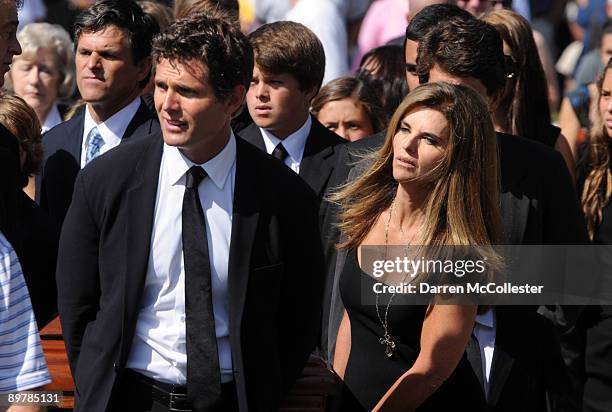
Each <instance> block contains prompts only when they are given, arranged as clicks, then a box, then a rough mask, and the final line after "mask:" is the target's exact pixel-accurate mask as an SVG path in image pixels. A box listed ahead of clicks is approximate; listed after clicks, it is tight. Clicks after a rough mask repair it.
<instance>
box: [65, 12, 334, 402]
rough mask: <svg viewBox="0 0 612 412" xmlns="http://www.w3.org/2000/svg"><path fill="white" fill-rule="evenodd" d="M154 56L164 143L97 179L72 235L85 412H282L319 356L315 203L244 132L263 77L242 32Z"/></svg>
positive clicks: (167, 44) (184, 28)
mask: <svg viewBox="0 0 612 412" xmlns="http://www.w3.org/2000/svg"><path fill="white" fill-rule="evenodd" d="M153 56H154V59H155V61H156V74H155V106H156V110H157V112H158V115H159V117H160V122H161V128H162V133H161V136H160V135H159V134H157V135H154V136H152V137H151V138H149V139H140V140H137V141H134V142H131V143H129V144H126V145H122V146H120V147H118V148H117V149H115V150H113V151H112V152H111V153H109V154H108V155H105V156H102V157H100V158H99V159H95V160H94V161H93V162H92V163H91V165H89V166H88V167H87V168H85V169H84V170H83V171H82V172H81V173H80V175H79V177H78V178H77V180H76V183H75V193H74V199H73V202H72V205H71V206H70V209H69V211H68V214H67V216H66V221H65V223H64V226H63V230H62V235H61V240H60V252H59V258H58V262H59V263H58V275H57V277H58V289H59V307H60V318H61V321H62V327H63V331H64V338H65V342H66V347H67V352H68V357H69V360H70V366H71V370H72V373H73V376H74V380H75V385H76V410H77V411H78V410H83V411H88V412H89V411H104V410H129V411H150V410H156V411H157V410H170V408H171V407H172V408H176V409H171V410H177V409H180V410H185V411H190V410H193V411H234V410H247V408H248V409H249V410H257V411H259V410H261V411H269V410H275V409H276V408H277V407H278V404H279V401H280V400H281V398H282V397H283V395H284V394H285V393H286V392H287V391H288V389H289V388H290V387H291V386H292V384H293V382H294V381H295V379H296V378H297V377H298V375H299V373H300V371H301V370H302V368H303V366H304V363H305V362H306V359H307V357H308V354H309V353H310V351H311V350H312V349H313V347H314V345H315V343H316V331H317V329H318V322H319V320H320V303H321V302H320V298H321V290H322V263H323V257H322V250H321V246H320V238H319V237H320V234H319V231H318V229H317V224H316V222H317V211H318V202H317V198H316V196H315V195H314V193H313V192H312V190H310V188H309V187H308V186H307V185H306V184H305V183H304V182H303V181H302V180H301V179H300V178H299V177H298V176H297V175H295V174H294V173H293V172H291V171H290V170H289V169H287V168H286V167H285V166H283V165H281V164H279V163H278V162H277V161H276V160H274V159H272V158H270V157H269V156H268V155H266V154H264V153H262V152H261V151H260V150H258V149H256V148H254V147H253V146H252V145H250V144H248V143H246V142H244V141H243V140H241V139H239V138H236V137H235V136H234V134H233V132H232V131H231V128H230V121H231V118H232V114H234V113H235V112H236V110H238V109H239V107H240V106H241V104H242V102H243V100H244V95H245V92H246V89H247V88H248V85H249V82H250V80H251V75H252V68H253V52H252V49H251V47H250V45H249V43H248V40H247V39H246V37H245V36H244V35H243V34H242V33H241V32H240V31H239V29H238V28H236V27H233V26H232V25H229V24H228V23H226V22H223V21H221V20H218V19H214V18H207V17H205V16H202V15H197V16H194V17H193V18H189V19H184V20H179V21H177V22H175V23H174V24H173V25H172V26H170V27H169V28H168V29H167V30H166V31H165V32H164V33H163V34H162V35H160V36H158V37H157V38H156V39H155V42H154V45H153ZM228 67H231V68H232V70H228V69H227V68H228ZM162 137H163V140H162ZM271 182H274V183H275V184H270V183H271ZM181 202H182V208H181V206H180V205H181Z"/></svg>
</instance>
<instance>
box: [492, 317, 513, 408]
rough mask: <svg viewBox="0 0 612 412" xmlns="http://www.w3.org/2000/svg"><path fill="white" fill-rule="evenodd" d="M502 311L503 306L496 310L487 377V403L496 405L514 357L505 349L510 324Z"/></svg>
mask: <svg viewBox="0 0 612 412" xmlns="http://www.w3.org/2000/svg"><path fill="white" fill-rule="evenodd" d="M503 311H504V309H503V308H502V309H501V310H496V316H497V324H496V332H495V333H496V336H495V350H494V351H493V362H492V363H491V375H490V377H489V396H488V398H487V403H488V404H489V405H496V404H497V402H498V401H499V398H500V396H501V394H502V392H503V390H504V386H505V385H506V380H507V379H508V376H509V375H510V372H511V370H512V366H513V365H514V357H513V356H512V355H511V354H510V352H508V350H507V349H506V348H507V346H508V345H512V337H511V336H509V335H508V334H507V333H506V332H507V331H508V329H510V325H509V324H506V321H505V319H504V318H505V316H504V313H503Z"/></svg>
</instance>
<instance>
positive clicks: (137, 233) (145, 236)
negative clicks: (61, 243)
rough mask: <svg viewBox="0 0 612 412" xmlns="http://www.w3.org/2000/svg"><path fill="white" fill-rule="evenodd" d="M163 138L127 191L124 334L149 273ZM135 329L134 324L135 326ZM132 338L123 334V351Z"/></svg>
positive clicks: (152, 148) (155, 142) (151, 147)
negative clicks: (126, 339)
mask: <svg viewBox="0 0 612 412" xmlns="http://www.w3.org/2000/svg"><path fill="white" fill-rule="evenodd" d="M162 148H163V140H162V137H161V133H159V135H156V136H155V139H152V140H151V143H150V144H149V145H148V146H147V149H146V150H145V151H144V152H143V154H142V157H141V159H140V161H139V163H138V165H137V166H136V169H135V171H134V179H133V185H132V186H131V187H130V188H129V189H128V191H127V195H126V197H127V213H128V225H127V227H126V231H127V236H126V242H127V243H126V245H125V250H126V251H129V253H128V254H127V260H126V273H125V286H124V289H123V290H124V293H125V294H124V299H123V305H124V306H123V328H122V331H123V335H125V332H126V331H127V330H130V328H132V326H133V325H135V323H136V317H137V315H138V310H137V309H138V305H139V304H140V299H141V296H142V291H143V289H144V282H145V278H146V273H147V264H148V260H149V251H150V247H151V233H152V229H153V219H154V210H155V198H156V195H157V185H158V180H159V168H160V163H161V157H162ZM132 329H133V328H132ZM130 344H131V342H124V341H123V338H122V342H121V351H120V352H119V353H121V354H122V356H124V357H125V356H127V355H128V354H127V353H123V348H125V347H128V348H129V347H130Z"/></svg>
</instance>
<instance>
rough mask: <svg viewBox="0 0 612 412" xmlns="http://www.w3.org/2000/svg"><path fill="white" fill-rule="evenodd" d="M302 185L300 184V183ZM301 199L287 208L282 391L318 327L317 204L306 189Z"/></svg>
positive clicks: (295, 373)
mask: <svg viewBox="0 0 612 412" xmlns="http://www.w3.org/2000/svg"><path fill="white" fill-rule="evenodd" d="M300 183H301V182H300ZM300 187H303V188H304V190H303V191H301V192H300V193H304V195H302V196H297V197H293V198H292V199H291V202H290V203H292V204H288V205H287V208H286V209H285V210H286V213H288V214H287V215H286V216H287V219H285V222H287V223H288V224H287V225H284V224H283V226H284V228H283V233H284V239H282V241H283V242H285V243H284V245H285V256H284V260H285V262H284V263H285V268H286V271H285V279H286V280H285V281H284V282H283V287H282V290H281V306H280V307H281V308H284V310H282V312H281V313H280V317H281V319H280V320H279V321H280V322H279V323H280V327H279V332H280V336H279V349H280V351H281V359H282V362H283V363H282V365H281V368H282V371H283V390H284V391H287V390H289V389H290V387H291V385H292V384H293V383H294V381H295V380H296V379H297V377H298V376H299V374H300V372H301V371H302V369H303V367H304V364H305V362H306V360H307V358H308V356H309V354H310V353H311V351H312V350H313V349H314V347H315V344H316V341H317V337H318V331H319V326H320V315H321V294H322V289H323V252H322V249H321V238H320V233H319V229H318V227H319V226H318V224H317V218H318V201H317V199H316V196H315V195H314V193H312V192H311V191H310V189H309V188H307V187H306V186H305V185H303V186H300Z"/></svg>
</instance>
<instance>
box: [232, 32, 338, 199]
mask: <svg viewBox="0 0 612 412" xmlns="http://www.w3.org/2000/svg"><path fill="white" fill-rule="evenodd" d="M249 41H250V42H251V45H252V46H253V51H254V53H255V67H254V69H253V79H252V81H251V86H250V87H249V90H248V92H247V105H248V108H249V113H250V114H251V117H252V118H253V121H254V124H252V125H251V126H249V127H247V128H245V129H244V130H242V131H241V132H240V135H241V136H242V137H243V138H244V139H245V140H246V141H248V142H249V143H251V144H253V145H255V146H257V147H258V148H260V149H261V150H263V151H265V152H266V153H268V154H271V155H272V156H274V157H275V158H277V159H279V160H281V161H282V162H284V163H285V165H287V166H288V167H290V168H291V169H292V170H293V171H294V172H296V173H298V174H299V175H300V176H301V177H302V178H303V179H304V180H305V181H306V183H308V185H309V186H310V187H311V188H312V190H314V192H315V193H316V194H317V195H318V196H319V197H322V196H323V194H324V193H325V189H326V188H327V183H328V181H329V177H330V176H331V173H332V171H333V168H334V165H335V164H336V162H337V156H338V153H339V146H338V145H340V144H342V143H343V142H344V140H342V138H340V137H339V136H337V135H336V134H335V133H333V132H331V131H330V130H328V129H327V128H326V127H325V126H323V125H322V124H321V123H319V122H318V121H317V120H316V119H315V118H314V117H313V116H311V115H310V112H309V108H310V101H311V100H312V98H313V97H314V96H315V95H316V94H317V93H318V91H319V88H320V87H321V82H322V81H323V73H324V70H325V54H324V52H323V46H322V45H321V42H320V41H319V39H317V36H315V34H314V33H313V32H312V31H310V30H309V29H308V28H306V27H305V26H303V25H301V24H299V23H293V22H287V21H282V22H277V23H270V24H264V25H263V26H261V27H259V28H258V29H257V30H255V31H254V32H253V33H251V34H250V35H249ZM271 183H272V182H271Z"/></svg>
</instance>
